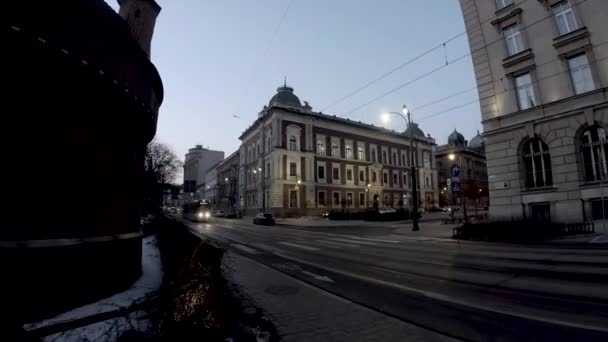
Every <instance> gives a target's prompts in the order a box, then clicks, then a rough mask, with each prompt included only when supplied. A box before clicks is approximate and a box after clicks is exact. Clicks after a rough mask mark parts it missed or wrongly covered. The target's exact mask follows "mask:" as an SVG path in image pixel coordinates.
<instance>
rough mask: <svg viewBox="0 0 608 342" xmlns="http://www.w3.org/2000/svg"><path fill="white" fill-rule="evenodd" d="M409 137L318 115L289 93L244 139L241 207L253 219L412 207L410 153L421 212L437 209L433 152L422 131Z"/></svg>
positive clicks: (281, 91)
mask: <svg viewBox="0 0 608 342" xmlns="http://www.w3.org/2000/svg"><path fill="white" fill-rule="evenodd" d="M412 129H413V130H414V131H413V133H414V146H413V148H412V146H410V142H409V138H408V135H407V133H406V134H405V135H404V134H403V133H398V132H394V131H390V130H386V129H384V128H381V127H376V126H373V125H368V124H364V123H361V122H356V121H351V120H349V119H343V118H340V117H337V116H335V115H327V114H323V113H318V112H314V111H313V110H312V107H311V106H310V105H309V104H308V103H307V102H306V101H304V104H302V103H301V102H300V99H299V98H298V97H297V96H296V95H295V94H294V92H293V88H291V87H289V86H287V85H284V86H282V87H279V88H278V89H277V93H276V94H275V95H274V96H273V97H272V98H271V99H270V102H269V103H268V106H265V107H264V109H263V110H262V111H261V112H260V113H259V115H258V119H257V120H256V121H255V122H254V123H253V124H252V125H251V126H250V127H249V128H247V129H246V130H245V131H244V132H243V134H242V135H241V136H240V139H241V141H242V144H241V148H240V153H239V155H240V163H239V165H240V172H239V186H240V197H241V198H240V200H241V208H242V209H243V210H244V211H245V212H247V213H254V212H257V211H260V210H261V209H262V208H264V209H266V211H267V212H271V213H274V214H275V215H280V216H283V215H304V214H305V215H316V214H320V213H321V212H324V211H327V210H329V209H350V210H365V209H366V208H368V207H372V205H373V203H374V202H377V203H378V205H379V206H380V207H383V206H386V207H403V206H405V207H408V206H410V205H411V202H410V201H411V196H410V190H411V188H410V183H411V182H410V178H409V175H408V174H407V172H409V171H408V169H407V168H408V167H409V166H410V164H409V163H410V162H409V157H408V156H409V153H410V152H411V151H413V152H414V156H415V163H416V165H417V166H418V169H417V172H418V180H419V181H418V185H419V192H418V193H419V200H420V205H421V206H422V207H429V206H431V205H434V204H436V203H437V201H438V191H437V171H436V169H435V165H434V164H435V161H434V160H435V158H434V156H433V147H434V146H435V141H434V139H432V138H431V137H430V136H425V135H424V133H423V132H422V130H420V128H418V126H417V125H414V127H412Z"/></svg>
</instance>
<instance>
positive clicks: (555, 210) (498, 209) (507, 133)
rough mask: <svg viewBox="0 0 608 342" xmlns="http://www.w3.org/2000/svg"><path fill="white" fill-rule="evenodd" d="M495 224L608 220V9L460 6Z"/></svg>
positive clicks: (477, 1)
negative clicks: (526, 220)
mask: <svg viewBox="0 0 608 342" xmlns="http://www.w3.org/2000/svg"><path fill="white" fill-rule="evenodd" d="M460 5H461V8H462V12H463V15H464V22H465V24H466V29H467V33H468V39H469V45H470V48H471V51H472V57H473V65H474V67H475V76H476V78H477V87H478V93H479V101H480V107H481V113H482V124H483V131H484V138H485V140H486V158H487V165H488V175H489V185H490V216H491V217H492V218H493V219H504V220H510V219H517V218H534V219H537V220H550V221H553V222H564V223H568V222H582V221H589V220H595V219H602V218H606V217H608V202H607V201H605V199H604V198H605V195H604V190H603V188H604V186H603V184H604V182H606V180H608V152H607V151H608V139H607V132H608V131H607V130H606V129H607V128H608V97H607V96H606V91H607V89H608V88H607V87H608V45H606V41H608V21H606V15H607V13H608V2H607V1H604V0H601V1H585V0H561V1H558V0H538V1H514V0H497V1H488V0H460Z"/></svg>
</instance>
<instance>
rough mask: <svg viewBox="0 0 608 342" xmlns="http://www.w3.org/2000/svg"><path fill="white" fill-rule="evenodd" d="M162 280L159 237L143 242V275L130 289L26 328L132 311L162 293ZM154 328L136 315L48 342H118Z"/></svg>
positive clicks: (80, 330)
mask: <svg viewBox="0 0 608 342" xmlns="http://www.w3.org/2000/svg"><path fill="white" fill-rule="evenodd" d="M162 277H163V273H162V264H161V260H160V251H159V250H158V247H157V245H156V237H154V236H148V237H146V238H144V239H143V246H142V275H141V277H140V278H139V279H138V280H137V281H136V282H135V283H133V285H132V286H131V287H130V288H129V289H127V290H126V291H123V292H120V293H117V294H115V295H113V296H110V297H108V298H105V299H102V300H100V301H98V302H95V303H91V304H87V305H84V306H81V307H79V308H76V309H73V310H70V311H68V312H64V313H62V314H59V315H57V316H55V317H53V318H50V319H46V320H43V321H40V322H35V323H29V324H26V325H24V328H25V329H26V330H33V329H37V328H41V327H46V326H49V325H53V324H56V323H60V322H66V321H71V320H74V319H78V318H83V317H87V316H90V315H94V314H98V313H104V312H109V311H114V310H117V309H121V308H126V307H129V306H131V305H133V304H135V303H138V302H141V301H142V300H143V299H145V298H146V297H149V296H151V295H153V294H155V293H156V292H157V291H158V290H159V289H160V286H161V282H162ZM150 328H152V327H151V322H150V321H149V320H148V319H147V318H146V313H145V312H143V311H134V312H131V313H130V314H128V315H127V316H122V317H116V318H113V319H109V320H106V321H102V322H98V323H95V324H91V325H88V326H84V327H81V328H76V329H73V330H70V331H66V332H63V333H60V334H55V335H51V336H47V337H45V338H44V341H114V340H115V339H116V337H118V336H120V334H121V333H122V332H124V331H126V330H136V331H148V330H149V329H150ZM104 335H105V336H104Z"/></svg>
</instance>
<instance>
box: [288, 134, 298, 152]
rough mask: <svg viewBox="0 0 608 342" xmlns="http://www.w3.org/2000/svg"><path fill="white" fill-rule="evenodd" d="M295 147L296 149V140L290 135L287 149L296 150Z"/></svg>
mask: <svg viewBox="0 0 608 342" xmlns="http://www.w3.org/2000/svg"><path fill="white" fill-rule="evenodd" d="M297 149H298V142H297V140H296V137H295V136H293V135H292V136H291V137H290V138H289V150H290V151H297Z"/></svg>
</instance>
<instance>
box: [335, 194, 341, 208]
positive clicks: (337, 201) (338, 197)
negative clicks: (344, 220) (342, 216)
mask: <svg viewBox="0 0 608 342" xmlns="http://www.w3.org/2000/svg"><path fill="white" fill-rule="evenodd" d="M339 206H340V193H339V192H334V207H335V208H338V207H339Z"/></svg>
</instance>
